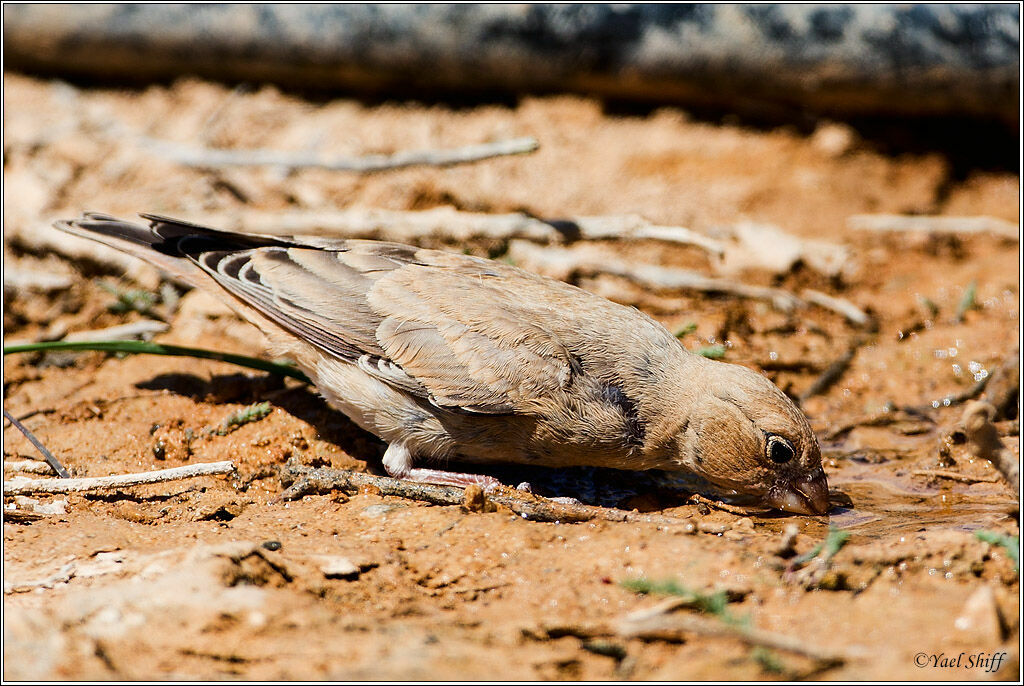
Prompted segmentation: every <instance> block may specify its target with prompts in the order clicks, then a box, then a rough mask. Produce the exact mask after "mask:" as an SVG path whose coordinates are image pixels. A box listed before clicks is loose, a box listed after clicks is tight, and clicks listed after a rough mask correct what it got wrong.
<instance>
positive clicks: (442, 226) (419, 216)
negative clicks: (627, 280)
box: [202, 207, 725, 254]
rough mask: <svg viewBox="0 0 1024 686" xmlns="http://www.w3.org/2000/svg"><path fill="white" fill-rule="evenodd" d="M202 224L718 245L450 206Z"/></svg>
mask: <svg viewBox="0 0 1024 686" xmlns="http://www.w3.org/2000/svg"><path fill="white" fill-rule="evenodd" d="M202 221H203V223H204V224H209V225H211V226H223V227H225V228H235V229H237V230H239V231H246V232H250V233H267V234H276V235H281V234H292V235H316V236H331V237H341V238H371V239H378V240H390V241H398V242H400V243H416V242H419V241H422V240H423V239H425V238H442V239H446V240H453V241H467V240H472V239H479V238H490V239H496V240H511V239H513V238H523V239H526V240H530V241H535V242H539V243H561V242H563V241H564V240H566V238H567V237H568V238H581V239H586V240H601V239H627V240H628V239H634V240H640V239H649V240H658V241H664V242H667V243H677V244H680V245H694V246H697V247H700V248H702V249H704V250H706V251H707V252H709V253H713V254H721V253H722V252H723V251H724V250H725V244H724V243H722V241H719V240H715V239H714V238H710V237H708V236H705V235H703V234H700V233H697V232H696V231H693V230H692V229H688V228H686V227H683V226H659V225H656V224H652V223H651V222H649V221H647V220H646V219H644V218H643V217H640V216H637V215H622V216H619V215H611V216H599V217H569V218H566V219H550V220H545V219H540V218H537V217H531V216H529V215H526V214H523V213H520V212H516V213H509V214H485V213H482V212H460V211H459V210H455V209H453V208H451V207H436V208H433V209H429V210H418V211H399V210H382V209H350V210H338V211H291V212H265V211H260V210H245V211H242V212H238V213H222V214H213V215H204V216H203V219H202Z"/></svg>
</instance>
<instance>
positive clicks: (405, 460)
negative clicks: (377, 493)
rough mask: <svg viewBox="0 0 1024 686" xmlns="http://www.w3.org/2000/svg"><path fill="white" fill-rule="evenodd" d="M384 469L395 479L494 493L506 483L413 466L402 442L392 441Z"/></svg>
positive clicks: (385, 454)
mask: <svg viewBox="0 0 1024 686" xmlns="http://www.w3.org/2000/svg"><path fill="white" fill-rule="evenodd" d="M384 469H385V470H386V471H387V473H388V476H391V477H394V478H395V479H405V480H407V481H417V482H419V483H427V484H440V485H442V486H461V487H462V488H465V487H466V486H473V485H475V486H480V487H481V488H482V489H483V490H484V492H485V493H492V492H494V491H496V490H498V489H499V488H501V487H502V486H503V485H504V484H502V483H501V482H500V481H498V480H497V479H495V478H494V477H493V476H486V475H484V474H466V473H463V472H447V471H445V470H443V469H423V468H420V467H416V468H414V467H413V466H412V453H411V452H410V451H409V449H408V448H406V447H405V446H404V445H402V444H401V443H392V444H390V445H389V446H388V449H387V451H386V452H385V453H384Z"/></svg>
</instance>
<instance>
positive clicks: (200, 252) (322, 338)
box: [155, 219, 582, 414]
mask: <svg viewBox="0 0 1024 686" xmlns="http://www.w3.org/2000/svg"><path fill="white" fill-rule="evenodd" d="M160 221H167V220H162V219H161V220H160ZM155 228H159V227H155ZM229 240H230V234H227V233H222V234H218V235H215V236H210V235H195V234H193V235H191V236H189V235H186V236H184V237H181V238H179V239H178V240H177V249H178V250H179V251H180V253H181V254H182V256H184V257H187V258H188V259H190V260H192V261H193V262H194V263H195V264H196V265H197V266H198V267H199V268H201V269H202V270H203V271H205V272H206V273H207V274H209V275H210V276H211V277H212V278H213V279H214V280H216V281H217V282H218V283H219V284H220V285H221V286H222V287H223V288H225V289H226V290H227V291H229V292H230V293H231V294H232V295H234V296H235V297H236V298H238V299H239V300H241V301H242V302H243V303H245V304H248V305H249V306H251V307H253V308H255V309H256V310H257V311H259V312H260V313H261V314H262V315H263V316H265V317H267V318H268V319H270V320H271V321H273V322H275V323H276V324H278V325H279V326H281V327H282V328H284V329H286V330H287V331H289V332H291V333H293V334H295V335H297V336H300V337H301V338H303V339H304V340H306V341H308V342H309V343H310V344H312V345H314V346H315V347H317V348H318V349H320V350H321V351H322V352H324V353H326V354H328V355H332V356H335V357H338V358H342V359H346V360H349V361H351V362H353V363H355V364H358V365H359V366H360V367H361V368H362V369H363V370H364V371H366V372H367V373H369V374H372V375H374V376H376V377H377V378H379V379H380V380H381V381H384V382H385V383H388V384H389V385H392V386H394V387H396V388H400V389H402V390H404V391H406V392H409V393H412V394H414V395H418V396H420V397H423V398H424V399H427V400H429V401H430V402H432V403H434V404H435V405H437V406H439V407H442V408H446V409H451V410H456V411H466V412H477V413H487V414H508V413H530V412H531V410H536V407H537V402H538V401H542V400H543V399H544V398H547V397H550V396H551V395H552V394H553V393H556V392H557V391H558V390H559V389H567V388H568V387H569V386H570V385H571V383H572V380H573V377H574V375H576V374H581V373H582V367H581V366H580V362H579V361H578V360H577V359H576V358H574V357H573V356H572V355H571V354H570V352H569V351H568V349H567V348H566V346H565V344H564V343H563V342H562V341H561V340H560V339H559V336H558V335H556V334H555V333H553V332H552V331H551V330H550V328H546V327H545V326H544V321H545V318H550V317H552V316H559V311H560V309H561V308H563V307H567V306H571V303H559V302H548V301H549V300H550V299H551V297H552V296H555V299H556V300H558V298H559V297H561V298H565V297H570V298H571V296H572V294H573V292H574V291H576V289H572V288H571V287H569V286H565V287H564V288H565V289H568V290H563V289H562V287H561V286H562V285H558V286H557V287H555V288H554V290H552V283H551V282H548V281H546V280H542V279H541V278H540V277H537V276H535V275H532V274H529V273H528V272H524V271H521V270H519V269H515V268H514V267H511V266H508V265H503V264H499V263H495V262H492V261H490V260H482V259H479V258H474V257H469V256H463V255H455V254H450V253H444V252H439V251H433V250H425V249H418V248H415V247H412V246H406V245H400V244H396V243H385V242H380V241H359V240H345V241H332V242H331V243H330V248H329V249H321V248H317V247H307V246H306V245H302V244H296V243H297V242H298V241H299V240H301V239H292V240H294V241H296V243H291V244H290V245H289V244H287V243H284V241H286V240H288V239H278V240H279V241H281V243H279V244H276V245H263V246H256V247H247V246H246V245H244V244H242V245H238V246H237V248H236V249H231V248H230V247H228V246H226V245H225V241H229ZM250 245H251V244H250Z"/></svg>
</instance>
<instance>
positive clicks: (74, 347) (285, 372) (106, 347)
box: [4, 341, 313, 384]
mask: <svg viewBox="0 0 1024 686" xmlns="http://www.w3.org/2000/svg"><path fill="white" fill-rule="evenodd" d="M53 350H61V351H64V350H71V351H80V350H98V351H101V352H112V353H133V354H145V355H169V356H172V357H199V358H202V359H205V360H218V361H220V362H230V363H231V364H237V365H238V366H240V367H248V368H249V369H258V370H260V371H263V372H270V373H271V374H278V375H280V376H288V377H291V378H293V379H298V380H299V381H301V382H303V383H307V384H312V383H313V382H312V381H310V380H309V377H308V376H306V375H305V374H303V373H302V372H300V371H299V370H298V369H296V368H294V367H292V366H291V365H287V364H280V363H277V362H268V361H267V360H261V359H259V358H258V357H249V356H247V355H235V354H233V353H222V352H219V351H216V350H204V349H202V348H186V347H184V346H180V345H167V344H166V343H152V342H147V341H83V342H67V341H52V342H43V343H29V344H25V345H9V346H4V355H9V354H11V353H32V352H49V351H53Z"/></svg>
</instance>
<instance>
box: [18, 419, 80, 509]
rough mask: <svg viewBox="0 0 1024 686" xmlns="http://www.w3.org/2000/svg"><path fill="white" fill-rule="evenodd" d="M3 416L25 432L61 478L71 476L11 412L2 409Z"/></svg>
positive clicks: (26, 436)
mask: <svg viewBox="0 0 1024 686" xmlns="http://www.w3.org/2000/svg"><path fill="white" fill-rule="evenodd" d="M4 417H6V418H7V421H9V422H10V423H11V424H13V425H14V426H15V428H16V429H18V431H20V432H21V433H23V434H25V438H27V439H28V440H29V442H30V443H32V445H34V446H35V447H36V450H38V451H39V452H40V453H41V454H42V456H43V457H44V458H45V459H46V463H47V464H49V465H50V467H51V468H53V471H54V472H56V473H57V476H59V477H60V478H62V479H67V478H68V477H70V476H71V475H70V474H68V470H66V469H64V465H62V464H61V463H60V460H58V459H57V458H56V457H54V456H53V453H51V452H50V451H49V450H47V449H46V446H44V445H43V444H42V443H40V442H39V439H38V438H36V437H35V435H34V434H33V433H32V432H31V431H29V430H28V429H27V428H25V425H24V424H22V423H21V422H19V421H18V420H17V419H15V418H14V417H12V416H11V413H10V412H8V411H7V410H6V409H4ZM6 492H7V490H6V488H5V489H4V493H6Z"/></svg>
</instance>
